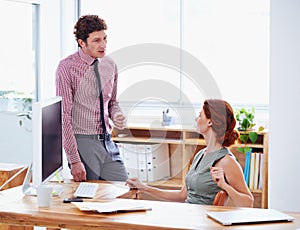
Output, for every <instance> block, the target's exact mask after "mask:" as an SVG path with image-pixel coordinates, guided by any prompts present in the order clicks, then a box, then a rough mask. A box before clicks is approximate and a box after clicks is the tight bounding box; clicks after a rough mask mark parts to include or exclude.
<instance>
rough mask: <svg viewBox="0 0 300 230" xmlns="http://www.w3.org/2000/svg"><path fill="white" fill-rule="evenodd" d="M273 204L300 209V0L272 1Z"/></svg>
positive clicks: (270, 144) (271, 134)
mask: <svg viewBox="0 0 300 230" xmlns="http://www.w3.org/2000/svg"><path fill="white" fill-rule="evenodd" d="M270 21H271V58H270V79H271V80H270V137H269V207H270V208H275V209H278V210H282V211H297V212H300V196H299V191H300V183H299V175H300V171H299V168H300V152H299V149H300V146H299V144H300V141H299V138H300V135H299V131H300V122H299V121H298V120H299V119H300V106H299V105H300V65H299V64H300V62H299V60H300V29H299V28H300V1H298V0H285V1H282V0H272V1H271V19H270Z"/></svg>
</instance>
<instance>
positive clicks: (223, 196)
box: [213, 190, 228, 206]
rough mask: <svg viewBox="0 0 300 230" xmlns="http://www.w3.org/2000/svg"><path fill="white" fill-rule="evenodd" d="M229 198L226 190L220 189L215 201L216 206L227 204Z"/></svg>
mask: <svg viewBox="0 0 300 230" xmlns="http://www.w3.org/2000/svg"><path fill="white" fill-rule="evenodd" d="M227 200H228V194H227V192H225V191H224V190H220V191H219V192H218V193H217V195H216V197H215V199H214V202H213V205H215V206H225V205H226V203H227Z"/></svg>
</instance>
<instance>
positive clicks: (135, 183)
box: [126, 177, 187, 202]
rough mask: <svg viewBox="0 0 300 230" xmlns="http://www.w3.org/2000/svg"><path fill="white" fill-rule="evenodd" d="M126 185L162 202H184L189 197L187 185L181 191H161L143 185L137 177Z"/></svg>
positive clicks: (129, 180)
mask: <svg viewBox="0 0 300 230" xmlns="http://www.w3.org/2000/svg"><path fill="white" fill-rule="evenodd" d="M126 184H127V185H128V186H129V187H130V188H132V189H138V190H139V191H141V192H144V193H147V194H149V195H151V196H153V197H156V198H158V199H161V200H166V201H175V202H184V201H185V199H186V197H187V190H186V187H185V185H184V186H183V187H182V188H181V190H166V189H159V188H154V187H151V186H148V185H145V184H143V183H141V182H140V181H139V179H138V178H136V177H135V178H130V179H128V180H127V181H126Z"/></svg>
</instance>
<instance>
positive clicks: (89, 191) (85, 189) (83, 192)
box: [74, 182, 99, 198]
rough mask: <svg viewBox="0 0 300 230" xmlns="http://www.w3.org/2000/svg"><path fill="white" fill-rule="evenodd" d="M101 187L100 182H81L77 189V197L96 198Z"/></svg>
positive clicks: (75, 194)
mask: <svg viewBox="0 0 300 230" xmlns="http://www.w3.org/2000/svg"><path fill="white" fill-rule="evenodd" d="M98 187H99V184H98V183H91V182H80V183H79V185H78V187H77V189H76V190H75V193H74V196H75V197H82V198H94V197H95V195H96V192H97V189H98Z"/></svg>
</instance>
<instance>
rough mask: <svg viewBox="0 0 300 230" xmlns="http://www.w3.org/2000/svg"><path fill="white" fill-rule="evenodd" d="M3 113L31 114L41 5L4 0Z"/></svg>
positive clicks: (0, 12) (0, 7) (0, 11)
mask: <svg viewBox="0 0 300 230" xmlns="http://www.w3.org/2000/svg"><path fill="white" fill-rule="evenodd" d="M0 21H1V31H2V33H1V37H0V43H1V44H2V49H1V57H0V58H1V60H0V63H1V78H0V106H1V107H0V110H1V111H20V110H29V109H30V105H31V101H32V99H35V97H36V96H35V95H36V94H37V92H36V89H37V88H36V81H37V73H38V63H37V60H38V55H37V52H38V40H39V39H38V30H37V24H38V5H36V4H33V3H32V2H31V1H7V0H0Z"/></svg>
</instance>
